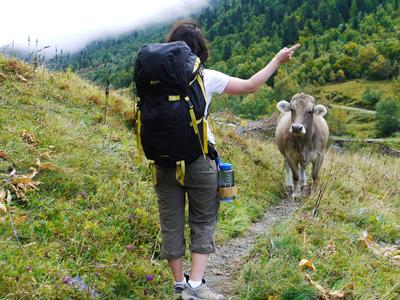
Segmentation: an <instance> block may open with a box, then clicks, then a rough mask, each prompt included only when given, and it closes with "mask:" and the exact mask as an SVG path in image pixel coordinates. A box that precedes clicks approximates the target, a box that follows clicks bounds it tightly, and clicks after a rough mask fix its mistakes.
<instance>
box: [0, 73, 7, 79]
mask: <svg viewBox="0 0 400 300" xmlns="http://www.w3.org/2000/svg"><path fill="white" fill-rule="evenodd" d="M6 79H7V76H6V74H4V73H1V72H0V81H3V80H6Z"/></svg>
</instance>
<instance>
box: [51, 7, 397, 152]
mask: <svg viewBox="0 0 400 300" xmlns="http://www.w3.org/2000/svg"><path fill="white" fill-rule="evenodd" d="M193 17H194V19H196V20H198V22H199V23H200V25H201V26H202V28H203V29H204V32H205V35H206V36H207V38H208V39H209V41H210V48H211V56H210V60H209V61H208V63H207V67H210V68H214V69H217V70H220V71H222V72H225V73H227V74H230V75H233V76H238V77H242V78H248V77H249V76H251V75H252V74H254V72H256V71H258V70H259V69H260V68H262V67H263V66H264V65H265V63H266V62H267V61H268V60H269V59H270V58H272V56H273V55H274V53H276V52H277V51H278V50H279V49H280V48H281V47H283V46H286V45H289V44H293V43H295V42H300V43H301V44H302V47H301V48H300V49H299V51H298V52H297V54H296V56H295V58H294V59H293V60H292V61H291V63H290V64H288V65H286V66H285V67H283V68H280V69H279V70H278V72H277V74H275V76H274V77H273V78H272V79H271V80H269V82H268V85H265V87H263V88H262V89H261V90H260V91H259V92H257V93H256V94H254V95H249V96H246V97H236V96H224V97H222V98H220V100H219V101H218V102H216V101H214V104H213V107H212V110H213V111H229V112H232V113H234V114H236V115H239V116H241V117H243V118H250V119H257V118H259V117H261V116H264V117H265V116H267V117H270V116H271V115H272V113H273V112H274V111H275V103H276V102H277V101H279V100H280V99H290V98H291V97H292V96H293V95H294V94H295V93H297V92H299V91H305V92H308V93H310V94H313V95H315V96H316V98H317V99H318V101H321V102H323V103H325V104H327V105H329V106H330V108H331V109H330V113H329V116H328V121H329V123H330V124H329V125H331V129H332V134H333V135H335V136H340V137H345V138H361V139H365V138H383V137H385V138H386V137H390V136H392V137H391V138H390V139H391V140H393V139H394V142H390V144H391V145H394V146H395V148H399V143H398V142H397V139H398V132H399V130H400V122H399V121H397V122H394V123H396V124H389V125H388V124H383V125H382V126H381V124H378V123H379V122H377V121H376V120H379V121H380V122H381V123H382V122H385V119H389V118H395V119H396V118H398V117H397V116H398V115H400V98H399V97H398V92H397V91H398V89H399V88H398V85H399V83H398V82H399V81H398V79H397V80H396V78H397V77H398V76H399V74H400V73H399V71H400V68H399V66H400V62H399V57H400V43H399V34H400V25H399V24H400V7H399V3H398V1H397V0H368V1H358V0H352V1H350V0H330V1H326V2H318V1H311V0H307V1H277V0H268V1H258V0H247V1H243V0H234V1H230V0H221V1H211V2H210V6H209V7H207V8H206V9H204V10H203V11H202V12H201V13H199V14H198V15H196V16H193ZM170 26H171V24H170V23H166V24H160V25H158V26H152V27H150V28H147V29H143V30H137V31H134V32H131V33H127V34H124V35H121V36H119V37H116V38H110V39H105V40H99V41H96V42H94V43H91V44H89V45H87V46H86V47H85V48H84V49H83V50H82V51H81V52H80V53H78V54H75V55H71V57H70V58H69V59H67V58H66V57H64V58H61V57H58V59H56V60H55V61H53V62H52V64H51V67H52V68H61V69H64V70H65V69H66V68H67V67H68V66H69V67H70V68H72V70H77V71H78V72H79V73H80V74H81V75H82V76H84V77H86V78H89V79H90V80H92V81H95V82H97V83H99V84H104V83H105V82H106V81H109V82H110V83H111V86H112V87H113V88H125V89H127V88H129V89H130V90H134V86H133V84H132V82H133V70H132V66H133V61H134V58H135V55H136V53H137V51H138V49H139V48H140V47H141V46H142V45H144V44H146V43H151V42H161V41H163V37H164V36H165V34H166V33H167V32H168V30H169V28H170ZM270 86H273V88H270ZM368 89H369V91H372V92H369V95H366V96H365V95H364V94H365V92H366V90H368ZM368 97H369V98H368ZM364 98H365V99H364ZM387 100H391V101H392V103H390V104H388V103H387V102H386V101H387ZM382 102H385V103H384V104H380V107H381V114H380V115H379V114H378V115H379V116H378V117H377V118H376V117H375V116H372V115H368V114H364V113H362V112H361V110H358V111H354V110H353V111H350V110H349V109H346V108H343V107H342V109H341V108H339V107H337V106H332V104H333V105H340V106H350V107H357V108H362V109H368V110H374V111H375V105H376V104H378V103H382ZM393 102H396V103H397V104H396V103H393ZM391 111H392V112H394V113H393V115H394V116H388V115H387V112H391ZM386 125H387V126H389V127H390V128H389V129H388V130H387V128H382V127H385V126H386Z"/></svg>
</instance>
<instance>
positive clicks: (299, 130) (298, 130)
mask: <svg viewBox="0 0 400 300" xmlns="http://www.w3.org/2000/svg"><path fill="white" fill-rule="evenodd" d="M290 132H292V133H295V134H306V128H305V127H304V126H303V125H301V124H297V123H293V124H292V126H290Z"/></svg>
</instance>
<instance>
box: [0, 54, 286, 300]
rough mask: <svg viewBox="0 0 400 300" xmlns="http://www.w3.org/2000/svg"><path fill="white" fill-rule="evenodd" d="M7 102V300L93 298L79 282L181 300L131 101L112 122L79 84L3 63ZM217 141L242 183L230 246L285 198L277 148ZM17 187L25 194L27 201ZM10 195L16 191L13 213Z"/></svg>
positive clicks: (0, 89) (226, 216) (226, 219)
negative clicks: (163, 253) (162, 251)
mask: <svg viewBox="0 0 400 300" xmlns="http://www.w3.org/2000/svg"><path fill="white" fill-rule="evenodd" d="M0 103H1V105H0V124H1V128H2V130H1V131H0V155H1V156H0V174H1V175H0V176H1V177H0V178H1V179H0V180H1V181H0V184H1V185H0V196H1V198H0V199H1V201H0V203H1V206H0V264H1V268H0V298H1V299H21V298H22V299H38V298H40V299H55V298H58V299H66V298H75V299H82V298H84V297H85V296H84V295H85V294H84V293H83V292H82V291H79V290H78V289H75V288H73V287H72V283H71V282H73V280H74V278H75V279H76V276H80V278H81V279H82V280H83V281H84V283H85V284H87V285H88V286H89V287H90V288H91V289H92V292H93V293H94V292H96V291H97V292H99V293H101V294H102V295H103V296H104V298H109V299H126V298H130V299H143V298H148V299H165V298H168V297H170V295H171V288H172V282H171V280H170V279H171V278H170V276H169V272H167V271H166V270H167V265H166V263H165V262H164V261H160V260H159V247H160V235H159V226H158V213H157V207H156V198H155V194H154V192H153V190H152V184H151V177H150V174H149V171H148V165H147V163H146V162H143V163H138V162H137V155H136V154H137V153H136V146H135V138H134V132H133V131H132V129H131V121H132V111H131V109H132V108H131V103H130V102H129V100H127V99H126V98H123V97H120V96H118V95H116V94H112V95H111V97H110V99H109V108H108V115H107V118H105V114H104V105H105V98H104V96H103V92H102V91H101V90H100V89H99V88H98V87H95V86H93V85H90V84H89V83H87V82H85V81H83V80H81V79H80V78H79V77H78V76H77V75H76V74H74V73H71V72H66V73H50V72H48V71H46V70H44V69H38V70H33V68H32V66H28V65H25V64H23V63H21V62H20V61H17V60H10V59H6V58H4V57H3V56H0ZM217 141H218V142H219V143H220V144H219V145H220V150H221V152H222V155H223V158H224V159H225V160H227V161H231V162H233V163H234V165H235V168H237V170H238V172H237V176H236V177H237V181H238V182H240V185H239V193H240V196H239V197H238V201H237V202H236V203H234V204H232V205H222V207H221V213H220V225H219V230H218V241H219V242H222V241H224V240H227V239H229V238H230V237H232V236H237V235H239V234H241V233H242V232H243V231H244V230H245V229H246V228H247V227H248V226H249V225H250V224H251V222H252V221H254V220H255V219H257V218H259V217H261V216H262V214H263V212H264V210H265V208H266V207H267V206H269V205H270V204H271V203H274V202H277V201H279V200H280V199H281V197H282V195H281V194H282V190H281V186H280V184H279V181H280V173H279V172H276V169H275V168H276V167H278V166H279V165H280V162H279V160H278V157H276V156H274V157H275V158H273V159H268V160H264V157H265V153H274V152H275V151H276V150H275V148H274V146H273V145H271V144H263V143H261V142H258V141H251V140H247V139H244V138H242V137H240V136H238V135H236V134H235V133H234V132H231V131H219V133H218V137H217ZM30 168H35V169H36V171H38V172H39V173H38V174H37V175H36V176H34V177H33V178H30V177H23V176H32V175H33V174H34V173H32V171H33V170H32V169H30ZM12 170H16V176H17V177H12V176H13V175H12V174H13V173H14V172H13V171H12ZM254 175H256V176H254ZM21 176H22V177H21ZM260 177H261V178H269V181H268V182H260V181H259V180H258V178H260ZM12 178H14V179H12ZM29 178H30V179H29ZM10 180H13V181H11V182H15V183H19V184H20V186H19V187H17V186H14V187H16V188H17V190H18V191H19V194H18V195H19V196H21V198H18V197H17V194H16V192H15V190H14V188H13V187H12V186H11V184H10ZM39 182H40V184H39ZM35 187H36V188H37V189H36V188H35ZM3 189H5V190H9V191H11V192H12V201H11V203H10V204H9V203H7V201H6V200H7V198H8V197H7V193H6V195H4V197H3V193H2V190H3ZM23 194H25V197H22V196H23ZM4 198H6V199H4ZM3 206H4V209H5V210H7V213H4V209H3ZM8 213H10V215H8ZM10 216H11V219H12V221H13V222H12V224H13V226H14V227H15V233H14V232H13V226H12V225H11V222H10ZM15 235H16V236H17V237H18V240H17V238H16V236H15Z"/></svg>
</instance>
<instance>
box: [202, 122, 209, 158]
mask: <svg viewBox="0 0 400 300" xmlns="http://www.w3.org/2000/svg"><path fill="white" fill-rule="evenodd" d="M203 145H204V153H205V154H208V126H207V119H206V118H204V117H203Z"/></svg>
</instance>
